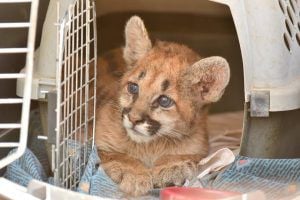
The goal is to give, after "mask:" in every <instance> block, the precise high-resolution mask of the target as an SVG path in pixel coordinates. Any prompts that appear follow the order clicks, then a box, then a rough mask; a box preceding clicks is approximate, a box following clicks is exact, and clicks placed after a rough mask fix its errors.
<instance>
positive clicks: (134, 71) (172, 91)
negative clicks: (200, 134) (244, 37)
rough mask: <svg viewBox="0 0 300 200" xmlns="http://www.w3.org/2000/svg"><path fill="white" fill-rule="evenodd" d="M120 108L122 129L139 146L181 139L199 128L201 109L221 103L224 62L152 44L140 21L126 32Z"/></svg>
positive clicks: (130, 24)
mask: <svg viewBox="0 0 300 200" xmlns="http://www.w3.org/2000/svg"><path fill="white" fill-rule="evenodd" d="M125 38H126V46H125V48H124V59H125V61H126V63H127V66H128V71H127V73H125V75H124V76H123V78H122V81H121V91H120V98H119V103H120V107H121V109H122V120H123V126H124V128H125V130H126V132H127V134H128V136H129V137H130V138H131V139H132V140H134V141H135V142H138V143H141V142H148V141H151V140H153V139H155V138H159V137H168V138H174V137H175V138H181V137H183V136H186V135H189V134H190V132H191V129H193V126H195V124H197V122H195V120H196V119H197V118H198V115H199V110H201V107H202V106H203V105H205V104H207V103H210V102H214V101H217V100H218V99H219V98H220V97H221V95H222V93H223V91H224V89H225V87H226V85H227V84H228V80H229V67H228V64H227V62H226V60H225V59H223V58H221V57H210V58H206V59H202V60H200V57H199V56H198V55H197V54H196V53H195V52H194V51H192V50H191V49H189V48H187V47H186V46H184V45H179V44H175V43H170V42H161V41H159V42H156V43H155V44H152V43H151V41H150V40H149V37H148V34H147V31H146V29H145V27H144V24H143V22H142V20H141V19H140V18H139V17H136V16H134V17H132V18H131V19H130V20H129V21H128V23H127V25H126V28H125Z"/></svg>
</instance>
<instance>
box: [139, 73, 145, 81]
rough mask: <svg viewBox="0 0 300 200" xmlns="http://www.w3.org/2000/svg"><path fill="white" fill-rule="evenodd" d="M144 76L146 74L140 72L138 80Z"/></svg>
mask: <svg viewBox="0 0 300 200" xmlns="http://www.w3.org/2000/svg"><path fill="white" fill-rule="evenodd" d="M145 75H146V72H144V71H142V72H141V73H140V74H139V77H138V79H139V80H141V79H142V78H144V77H145Z"/></svg>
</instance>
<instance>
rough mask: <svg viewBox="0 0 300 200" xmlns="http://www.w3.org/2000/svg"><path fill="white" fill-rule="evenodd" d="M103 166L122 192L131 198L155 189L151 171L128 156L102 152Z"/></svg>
mask: <svg viewBox="0 0 300 200" xmlns="http://www.w3.org/2000/svg"><path fill="white" fill-rule="evenodd" d="M99 153H100V157H101V166H102V167H103V169H104V171H105V172H106V174H107V175H108V176H109V177H110V178H111V179H112V180H113V181H114V182H116V183H117V184H119V188H120V190H121V191H123V192H124V193H126V194H127V195H130V196H140V195H144V194H146V193H147V192H149V190H151V189H153V183H152V177H151V171H150V170H149V169H148V168H146V167H145V166H144V165H143V163H142V162H141V161H139V160H137V159H134V158H132V157H130V156H128V155H126V154H121V153H110V152H104V151H100V152H99Z"/></svg>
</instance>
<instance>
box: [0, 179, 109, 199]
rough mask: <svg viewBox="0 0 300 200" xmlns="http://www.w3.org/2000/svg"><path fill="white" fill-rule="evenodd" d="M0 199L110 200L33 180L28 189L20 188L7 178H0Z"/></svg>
mask: <svg viewBox="0 0 300 200" xmlns="http://www.w3.org/2000/svg"><path fill="white" fill-rule="evenodd" d="M0 197H3V198H4V199H14V200H24V199H26V200H41V199H44V200H56V199H85V200H109V199H108V198H101V197H96V196H91V195H86V194H80V193H78V192H74V191H70V190H66V189H62V188H58V187H55V186H53V185H50V184H47V183H44V182H40V181H37V180H32V181H30V182H29V185H28V187H27V188H26V187H23V186H20V185H18V184H16V183H13V182H11V181H9V180H7V179H5V178H0Z"/></svg>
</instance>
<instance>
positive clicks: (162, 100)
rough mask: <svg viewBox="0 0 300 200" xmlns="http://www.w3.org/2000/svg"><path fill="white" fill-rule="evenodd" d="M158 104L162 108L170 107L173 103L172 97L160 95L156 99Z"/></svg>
mask: <svg viewBox="0 0 300 200" xmlns="http://www.w3.org/2000/svg"><path fill="white" fill-rule="evenodd" d="M157 101H158V104H159V105H160V106H161V107H164V108H169V107H171V106H172V105H173V104H174V101H173V99H171V98H170V97H167V96H165V95H161V96H160V97H159V98H158V99H157Z"/></svg>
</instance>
